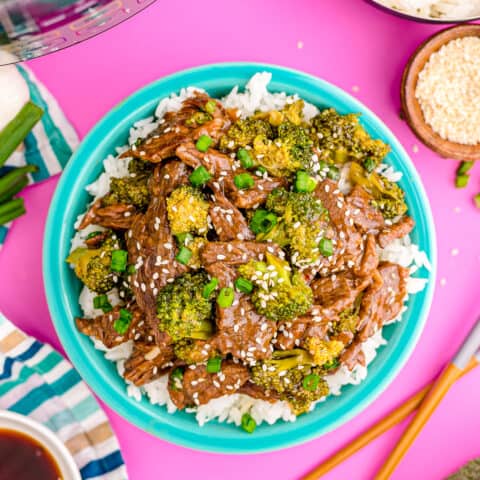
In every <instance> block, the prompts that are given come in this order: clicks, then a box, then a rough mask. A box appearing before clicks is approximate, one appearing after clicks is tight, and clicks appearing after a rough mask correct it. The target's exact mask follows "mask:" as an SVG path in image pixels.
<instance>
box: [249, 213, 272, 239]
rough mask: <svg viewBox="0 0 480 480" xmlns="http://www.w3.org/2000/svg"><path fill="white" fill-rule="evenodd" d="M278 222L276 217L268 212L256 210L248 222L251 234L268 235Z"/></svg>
mask: <svg viewBox="0 0 480 480" xmlns="http://www.w3.org/2000/svg"><path fill="white" fill-rule="evenodd" d="M277 222H278V218H277V216H276V215H275V214H274V213H272V212H269V211H268V210H262V209H258V210H256V211H255V213H254V214H253V217H252V219H251V220H250V229H251V230H252V232H253V233H255V234H257V233H268V232H269V231H270V230H271V229H272V228H273V227H274V226H275V225H276V224H277Z"/></svg>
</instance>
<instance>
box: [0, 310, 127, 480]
mask: <svg viewBox="0 0 480 480" xmlns="http://www.w3.org/2000/svg"><path fill="white" fill-rule="evenodd" d="M0 409H8V410H11V411H13V412H16V413H20V414H23V415H28V416H29V417H32V418H34V419H35V420H37V421H39V422H41V423H43V424H44V425H45V426H47V427H48V428H50V429H51V430H53V431H54V432H55V433H56V434H57V435H58V436H59V437H60V439H61V440H62V441H63V442H64V444H65V445H66V446H67V448H68V449H69V450H70V452H71V453H72V455H73V458H74V459H75V461H76V463H77V465H78V468H79V470H80V473H81V476H82V478H83V479H84V480H86V479H96V480H126V479H127V478H128V477H127V471H126V468H125V465H124V463H123V459H122V455H121V453H120V449H119V445H118V441H117V438H116V437H115V434H114V433H113V431H112V429H111V427H110V424H109V422H108V419H107V416H106V415H105V413H104V412H103V410H102V409H101V408H100V407H99V405H98V403H97V401H96V400H95V398H94V397H93V395H92V393H91V392H90V390H89V389H88V387H87V386H86V385H85V383H84V382H83V381H82V379H81V378H80V376H79V374H78V373H77V372H76V370H74V369H73V367H72V365H71V364H70V363H69V362H67V361H66V360H65V359H64V358H63V357H62V355H60V354H59V353H58V352H56V351H55V350H53V349H52V348H51V347H50V346H49V345H46V344H43V343H41V342H39V341H38V340H35V339H34V338H32V337H28V336H27V335H25V334H24V333H23V332H21V331H20V330H18V329H17V328H16V327H15V326H14V325H13V324H12V323H11V322H10V321H8V320H7V319H6V318H5V317H4V316H3V315H2V314H1V313H0Z"/></svg>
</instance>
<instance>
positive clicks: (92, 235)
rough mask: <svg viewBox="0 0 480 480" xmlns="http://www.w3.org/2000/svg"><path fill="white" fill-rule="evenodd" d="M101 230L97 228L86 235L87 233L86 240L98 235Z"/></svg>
mask: <svg viewBox="0 0 480 480" xmlns="http://www.w3.org/2000/svg"><path fill="white" fill-rule="evenodd" d="M101 233H102V232H101V231H100V230H97V231H95V232H90V233H89V234H88V235H87V238H86V240H90V239H91V238H93V237H96V236H97V235H100V234H101Z"/></svg>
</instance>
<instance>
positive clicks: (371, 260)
mask: <svg viewBox="0 0 480 480" xmlns="http://www.w3.org/2000/svg"><path fill="white" fill-rule="evenodd" d="M378 262H379V258H378V253H377V241H376V239H375V236H374V235H373V234H372V233H368V234H367V239H366V240H365V246H364V250H363V257H362V260H361V261H360V265H358V266H357V267H355V269H354V272H355V274H356V275H358V276H360V277H369V276H370V275H371V274H372V273H373V271H374V270H376V269H377V267H378Z"/></svg>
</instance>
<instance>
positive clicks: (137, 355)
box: [123, 342, 175, 386]
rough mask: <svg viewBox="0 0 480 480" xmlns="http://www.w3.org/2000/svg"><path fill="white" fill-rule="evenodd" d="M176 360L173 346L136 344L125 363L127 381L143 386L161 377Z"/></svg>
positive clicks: (124, 375)
mask: <svg viewBox="0 0 480 480" xmlns="http://www.w3.org/2000/svg"><path fill="white" fill-rule="evenodd" d="M174 359H175V354H174V353H173V348H172V346H171V345H166V344H163V345H161V346H159V345H155V344H152V343H143V342H136V343H135V344H134V346H133V352H132V355H131V356H130V358H128V359H127V361H126V362H125V372H124V374H123V377H124V378H125V380H128V381H129V382H132V383H133V384H134V385H137V386H141V385H145V383H148V382H151V381H152V380H155V379H156V378H159V377H161V376H162V375H164V374H165V373H166V370H167V369H168V368H170V367H171V366H172V364H173V363H172V362H173V360H174Z"/></svg>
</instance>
